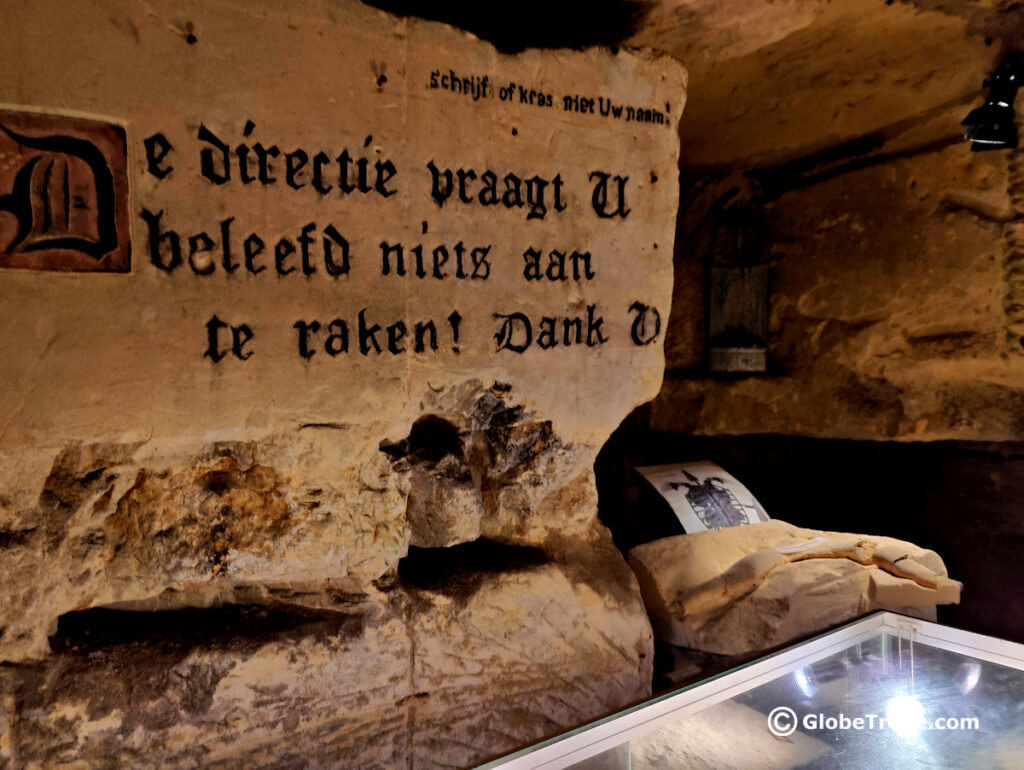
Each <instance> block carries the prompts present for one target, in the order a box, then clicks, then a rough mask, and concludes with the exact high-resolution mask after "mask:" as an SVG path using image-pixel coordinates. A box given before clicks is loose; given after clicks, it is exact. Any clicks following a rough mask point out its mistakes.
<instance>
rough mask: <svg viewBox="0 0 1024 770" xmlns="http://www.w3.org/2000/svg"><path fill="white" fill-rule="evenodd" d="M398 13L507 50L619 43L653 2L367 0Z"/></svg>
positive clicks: (369, 3) (367, 2) (625, 0)
mask: <svg viewBox="0 0 1024 770" xmlns="http://www.w3.org/2000/svg"><path fill="white" fill-rule="evenodd" d="M363 2H364V3H366V4H367V5H371V6H373V7H375V8H380V9H381V10H384V11H389V12H390V13H394V14H397V15H399V16H417V17H420V18H424V19H430V20H432V21H442V22H445V23H446V24H451V25H453V26H456V27H461V28H462V29H465V30H468V31H470V32H472V33H473V34H475V35H476V36H477V37H480V38H483V39H484V40H487V41H489V42H491V43H493V44H494V45H495V46H496V47H497V48H499V49H501V50H502V51H505V52H507V53H514V52H517V51H522V50H523V49H525V48H530V47H534V48H585V47H587V46H595V45H607V46H616V45H619V44H620V43H622V41H624V40H626V39H627V38H629V37H630V36H631V35H632V34H633V33H634V32H636V30H637V28H638V27H639V25H640V23H641V22H642V21H643V18H644V16H646V14H647V13H648V11H649V10H650V8H651V6H652V5H653V3H651V2H633V1H631V0H565V1H564V2H554V3H552V2H543V0H526V1H525V2H518V3H500V4H499V3H480V2H473V0H441V2H433V3H422V2H415V1H414V0H363Z"/></svg>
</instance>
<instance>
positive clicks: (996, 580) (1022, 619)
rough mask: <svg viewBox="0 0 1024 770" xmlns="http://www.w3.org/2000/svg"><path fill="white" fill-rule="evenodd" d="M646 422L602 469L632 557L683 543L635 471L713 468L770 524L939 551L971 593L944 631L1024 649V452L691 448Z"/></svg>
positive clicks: (795, 441) (820, 442) (881, 446)
mask: <svg viewBox="0 0 1024 770" xmlns="http://www.w3.org/2000/svg"><path fill="white" fill-rule="evenodd" d="M642 414H643V410H642V409H641V410H638V411H637V412H635V413H634V415H633V416H632V417H631V418H630V419H629V420H627V421H626V422H625V423H624V424H623V426H622V427H621V428H620V429H619V430H618V431H617V432H616V433H615V434H614V435H613V436H612V439H611V440H610V441H609V442H608V444H607V445H606V446H605V448H604V450H603V451H602V453H601V455H600V456H599V457H598V461H597V463H596V470H597V480H598V491H599V494H600V516H601V519H602V521H604V523H605V524H606V525H608V526H609V528H610V529H611V530H612V533H613V536H614V538H615V542H616V545H618V546H619V548H620V549H621V550H622V551H623V552H624V553H626V552H628V550H629V549H630V548H632V547H633V546H635V545H638V544H640V543H642V542H649V541H650V540H654V539H657V538H659V537H668V536H671V535H675V534H680V533H682V531H683V530H682V526H681V525H680V524H679V522H678V520H676V519H675V517H674V515H673V514H672V512H671V510H670V509H669V508H668V506H667V504H666V503H665V502H664V500H663V499H662V498H661V497H660V496H659V495H658V494H657V493H656V492H655V490H654V489H653V488H652V487H651V486H650V485H649V484H648V483H647V482H646V481H645V480H644V479H643V478H642V477H640V476H639V474H637V473H636V472H635V471H634V470H633V468H634V467H636V466H641V465H654V464H662V463H670V462H685V461H695V460H711V461H713V462H715V463H717V464H719V465H721V466H722V467H723V468H725V469H726V470H727V471H729V472H730V473H732V474H733V475H735V476H736V477H737V478H738V479H739V480H740V481H742V482H743V484H744V485H746V486H747V488H748V489H750V491H751V492H752V493H753V494H754V495H755V496H756V497H757V498H758V500H760V502H761V503H762V505H764V507H765V509H766V510H767V511H768V514H769V515H770V516H771V517H772V518H776V519H782V520H784V521H788V522H790V523H792V524H795V525H798V526H802V527H809V528H815V529H826V530H833V531H844V532H856V533H860V534H877V535H886V536H889V537H896V538H901V539H905V540H910V541H911V542H914V543H916V544H918V545H920V546H921V547H923V548H930V549H933V550H935V551H936V552H937V553H938V554H939V555H940V556H941V557H942V558H943V560H944V561H945V563H946V568H947V569H948V571H949V574H950V576H951V577H953V578H954V579H956V580H960V581H962V582H963V584H964V592H963V597H962V600H961V603H960V604H959V605H951V606H947V607H940V608H939V621H940V622H942V623H947V624H950V625H953V626H956V627H959V628H964V629H966V630H969V631H975V632H977V633H983V634H989V635H993V636H998V637H1001V638H1004V639H1009V640H1012V641H1017V642H1024V573H1021V571H1020V569H1019V564H1020V554H1021V553H1022V552H1024V527H1022V526H1021V519H1020V510H1019V501H1020V500H1021V499H1024V443H1020V442H1003V443H981V442H977V443H975V442H928V443H925V442H918V443H896V442H885V441H844V440H827V439H812V438H802V437H791V436H777V435H767V434H761V435H746V436H713V437H698V436H681V435H671V434H665V433H659V432H656V431H649V430H647V429H646V428H645V427H644V426H643V424H642Z"/></svg>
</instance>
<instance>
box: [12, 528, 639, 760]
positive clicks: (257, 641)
mask: <svg viewBox="0 0 1024 770" xmlns="http://www.w3.org/2000/svg"><path fill="white" fill-rule="evenodd" d="M595 537H596V538H597V539H596V540H595V541H594V542H593V543H592V545H593V548H594V550H595V551H598V552H602V551H607V549H608V548H609V547H611V546H610V544H609V543H607V540H606V539H605V536H603V535H601V534H599V533H595ZM521 550H523V551H524V554H523V555H517V552H516V551H515V549H512V550H511V551H510V552H509V551H507V550H502V549H500V548H499V549H498V550H497V551H496V552H491V553H489V555H487V556H481V557H480V558H486V559H487V561H488V562H489V567H490V569H489V570H487V569H483V568H478V567H479V566H480V565H473V568H472V569H467V570H465V571H461V572H460V571H459V570H458V569H454V568H452V567H451V566H450V565H449V566H446V565H445V563H444V562H445V557H444V556H432V557H431V559H432V560H434V561H430V562H427V563H422V564H420V567H419V568H418V569H417V570H415V571H414V573H413V574H411V575H410V576H409V578H408V580H405V579H403V580H401V581H400V582H398V583H395V584H393V585H391V586H387V587H385V589H384V590H383V591H377V592H375V594H374V596H372V597H364V598H363V600H362V601H361V602H353V601H352V599H351V597H345V596H342V595H335V596H334V597H333V602H332V601H331V597H330V596H328V595H321V601H323V602H324V603H325V604H326V605H330V606H325V607H324V608H323V609H320V610H309V609H299V608H296V607H294V606H291V607H288V606H285V605H280V604H279V605H278V606H277V608H276V609H274V610H267V609H259V608H254V607H248V608H239V609H233V608H224V609H222V610H220V611H214V612H211V613H209V614H207V615H205V616H204V615H202V614H199V613H197V612H196V611H194V610H192V611H185V613H184V614H182V613H177V614H168V615H160V614H156V615H149V616H146V615H138V614H128V615H126V616H124V619H121V620H118V613H107V614H106V615H104V616H101V619H102V620H104V621H106V622H107V624H108V627H107V628H104V627H103V626H101V625H93V626H89V627H88V628H92V631H93V633H91V634H86V635H83V634H82V633H81V631H79V632H78V633H77V634H76V633H74V632H70V633H69V632H68V631H67V629H65V630H64V633H63V634H62V636H61V637H60V639H61V642H60V645H59V649H58V651H57V652H56V653H55V657H54V658H53V660H52V661H50V662H47V663H43V664H36V665H31V666H27V665H22V666H18V667H14V668H8V669H7V670H6V673H5V682H6V686H7V688H8V690H7V691H8V692H9V693H10V694H11V697H10V698H8V699H7V700H6V701H5V712H6V713H5V718H6V719H8V720H9V721H11V720H13V721H14V722H15V723H17V729H16V730H15V731H13V732H12V731H7V733H6V738H5V741H4V742H3V743H2V744H0V746H6V747H8V748H7V751H8V752H9V753H11V754H14V755H16V756H17V757H19V761H20V762H22V763H24V765H25V766H31V765H32V763H33V762H38V763H40V764H41V765H42V766H47V767H50V766H56V765H60V766H64V765H66V764H67V765H69V764H72V763H75V762H79V763H82V765H83V766H86V767H115V766H116V767H139V768H142V767H154V766H160V767H195V766H202V767H239V766H243V765H244V766H248V767H271V766H272V767H300V766H301V767H353V768H391V767H397V766H403V767H404V766H405V765H406V764H407V763H412V764H414V765H415V766H416V767H427V768H429V767H452V766H456V767H466V766H471V765H474V764H476V763H478V762H480V761H481V760H483V759H485V758H486V757H488V756H492V755H497V754H501V753H504V752H506V751H509V750H511V749H513V748H516V747H518V746H520V745H523V744H528V743H531V742H534V741H536V740H538V739H539V738H541V737H543V736H546V735H549V734H551V733H554V732H559V731H561V730H564V729H568V728H569V727H572V726H574V725H576V724H578V723H580V722H584V721H587V720H588V719H590V718H592V717H593V716H595V715H596V714H600V713H604V712H607V711H612V710H615V709H618V708H621V707H623V706H625V705H628V704H630V703H632V702H634V701H636V700H638V699H640V698H642V697H644V696H645V695H646V694H647V693H648V691H649V687H650V677H651V665H652V659H653V649H652V647H653V641H652V638H651V635H650V629H649V627H648V626H647V624H646V623H645V621H644V617H643V610H642V608H641V606H640V604H639V602H638V601H636V592H635V590H634V591H632V592H630V591H628V590H627V591H625V592H624V593H623V592H619V593H618V594H616V592H610V591H607V590H605V587H604V585H603V582H604V581H605V580H607V578H606V577H604V576H601V575H596V576H595V575H590V576H588V575H586V574H585V572H584V571H581V570H580V568H579V567H578V566H575V565H563V564H560V563H558V562H556V561H551V560H550V559H548V558H547V557H546V556H544V555H543V554H541V553H540V552H539V551H535V550H530V549H521ZM508 553H511V554H512V556H508V555H507V554H508ZM454 558H456V557H453V559H454ZM517 560H518V563H516V562H517ZM624 568H625V567H624V566H623V569H624ZM619 577H621V575H620V576H619ZM588 580H589V582H588ZM163 618H166V620H163ZM204 618H208V619H209V620H210V621H212V622H214V623H216V624H217V625H215V626H212V627H211V626H208V625H206V623H205V621H204ZM140 621H141V622H142V623H143V625H147V624H153V625H152V626H151V627H150V628H148V629H146V628H143V629H138V628H130V627H126V626H125V625H124V624H125V623H131V622H140ZM118 623H119V624H120V626H117V624H118ZM110 627H113V628H110ZM598 629H599V630H598ZM44 682H45V683H46V685H45V686H44Z"/></svg>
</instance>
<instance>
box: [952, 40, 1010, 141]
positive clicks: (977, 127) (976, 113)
mask: <svg viewBox="0 0 1024 770" xmlns="http://www.w3.org/2000/svg"><path fill="white" fill-rule="evenodd" d="M1022 77H1024V56H1022V55H1021V54H1020V53H1018V52H1016V51H1014V52H1013V53H1010V54H1007V56H1006V57H1005V58H1004V59H1003V60H1002V61H1001V62H1000V63H999V66H998V67H997V68H996V71H995V73H994V74H993V75H992V79H991V80H986V81H985V82H984V83H983V84H982V85H983V86H984V87H986V88H988V89H989V92H988V98H987V99H986V100H985V103H984V104H983V105H981V106H980V107H978V108H977V109H975V110H971V112H970V114H969V115H968V116H967V117H966V118H964V120H963V126H964V139H967V140H969V141H970V142H971V150H972V151H973V152H978V151H979V150H1002V149H1011V148H1013V147H1016V146H1017V126H1016V125H1015V124H1014V121H1013V117H1014V116H1013V100H1014V98H1015V97H1016V96H1017V89H1018V88H1019V87H1020V84H1021V78H1022Z"/></svg>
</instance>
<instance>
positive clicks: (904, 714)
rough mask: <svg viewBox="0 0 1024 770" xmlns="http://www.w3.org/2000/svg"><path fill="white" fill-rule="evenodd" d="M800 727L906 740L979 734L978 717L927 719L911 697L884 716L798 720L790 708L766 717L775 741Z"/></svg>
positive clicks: (809, 716)
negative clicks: (943, 733)
mask: <svg viewBox="0 0 1024 770" xmlns="http://www.w3.org/2000/svg"><path fill="white" fill-rule="evenodd" d="M798 727H800V728H802V729H803V730H805V731H807V732H820V731H833V730H885V729H890V730H892V731H893V732H895V733H897V734H899V735H902V736H905V737H909V736H913V735H915V734H916V733H918V732H920V731H922V730H980V729H981V722H980V720H979V719H978V718H977V717H955V716H948V717H937V718H935V719H926V718H925V713H924V707H923V706H921V704H920V703H919V702H918V701H917V699H916V698H913V697H911V696H900V697H896V698H893V699H892V700H890V701H889V703H888V705H887V707H886V711H885V714H884V715H882V714H863V715H861V716H853V717H851V716H849V715H848V714H844V713H842V712H839V713H838V714H828V715H826V714H824V713H820V712H812V713H808V714H804V715H802V716H797V713H796V712H795V711H794V710H793V709H791V708H790V707H789V706H776V707H775V708H773V709H772V710H771V711H770V712H769V713H768V730H769V731H770V732H771V734H772V735H774V736H776V737H777V738H785V737H786V736H789V735H792V734H793V733H794V732H796V730H797V728H798Z"/></svg>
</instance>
